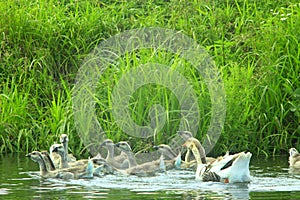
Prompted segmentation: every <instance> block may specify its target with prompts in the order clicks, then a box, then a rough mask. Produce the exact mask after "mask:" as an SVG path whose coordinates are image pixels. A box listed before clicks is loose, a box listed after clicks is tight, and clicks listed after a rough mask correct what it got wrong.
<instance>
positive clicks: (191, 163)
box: [178, 131, 216, 168]
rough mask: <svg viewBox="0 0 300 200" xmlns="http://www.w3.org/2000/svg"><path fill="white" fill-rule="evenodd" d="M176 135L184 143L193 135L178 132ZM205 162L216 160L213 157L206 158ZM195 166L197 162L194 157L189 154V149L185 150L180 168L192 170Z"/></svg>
mask: <svg viewBox="0 0 300 200" xmlns="http://www.w3.org/2000/svg"><path fill="white" fill-rule="evenodd" d="M178 135H179V136H180V137H181V138H182V139H183V140H184V142H185V141H187V140H188V139H189V138H194V137H193V134H192V133H191V132H190V131H178ZM201 146H202V145H201ZM206 160H207V162H213V161H214V160H216V159H215V158H213V157H206ZM196 166H197V162H196V160H195V158H194V155H193V154H192V153H191V150H190V149H187V152H186V154H185V159H184V162H183V165H182V168H190V167H191V168H194V167H196Z"/></svg>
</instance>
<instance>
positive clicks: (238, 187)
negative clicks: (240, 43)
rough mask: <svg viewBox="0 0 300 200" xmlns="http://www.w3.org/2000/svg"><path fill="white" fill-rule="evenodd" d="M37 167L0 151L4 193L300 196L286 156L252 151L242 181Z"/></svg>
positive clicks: (45, 196)
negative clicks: (50, 172) (65, 172)
mask: <svg viewBox="0 0 300 200" xmlns="http://www.w3.org/2000/svg"><path fill="white" fill-rule="evenodd" d="M37 171H38V165H37V164H36V163H34V162H33V161H31V160H30V159H28V158H26V157H25V155H24V154H6V155H0V199H57V198H59V199H74V198H75V199H81V198H86V199H94V198H109V199H167V198H169V199H175V198H179V199H181V198H184V199H195V198H199V199H216V198H217V199H300V175H297V174H293V173H290V172H289V167H288V163H287V157H276V158H271V159H270V158H269V159H267V160H265V159H259V158H255V157H253V158H252V160H251V163H250V172H251V176H252V181H251V183H243V184H224V183H213V182H199V181H196V180H194V172H193V171H178V170H177V171H175V170H174V171H168V172H167V173H163V174H158V175H157V176H155V177H136V176H116V175H107V176H105V177H103V178H98V177H95V178H94V179H91V180H70V181H64V180H58V179H41V178H39V176H38V175H37Z"/></svg>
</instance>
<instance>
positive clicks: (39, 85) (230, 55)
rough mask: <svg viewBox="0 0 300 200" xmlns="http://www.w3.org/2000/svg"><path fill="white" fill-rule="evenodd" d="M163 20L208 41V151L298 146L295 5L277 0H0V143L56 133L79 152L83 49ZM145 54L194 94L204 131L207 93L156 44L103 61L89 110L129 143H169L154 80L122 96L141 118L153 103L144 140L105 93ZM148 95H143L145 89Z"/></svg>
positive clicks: (173, 114)
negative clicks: (155, 128) (121, 121)
mask: <svg viewBox="0 0 300 200" xmlns="http://www.w3.org/2000/svg"><path fill="white" fill-rule="evenodd" d="M143 27H163V28H169V29H172V30H176V31H181V32H182V33H184V34H186V35H188V36H189V37H191V38H193V39H194V40H196V41H197V42H198V43H199V44H201V45H202V46H203V47H205V48H206V49H207V51H208V52H209V53H210V55H211V56H212V57H213V59H214V61H215V63H216V66H217V67H218V68H219V70H220V71H221V73H222V78H223V82H224V85H225V90H226V101H227V104H226V106H227V112H226V113H227V114H226V121H225V125H224V128H223V132H222V135H221V137H220V139H219V141H218V143H217V145H216V146H215V148H214V150H213V152H212V153H213V154H216V155H219V154H220V153H223V152H225V151H226V150H230V151H233V152H235V151H241V150H250V151H252V152H253V153H255V154H264V155H266V156H268V155H272V154H280V153H286V152H287V150H288V148H290V147H292V146H293V147H296V148H300V143H299V140H298V138H299V137H300V81H299V76H300V31H299V28H300V4H299V3H298V1H296V0H289V1H287V0H284V1H268V0H264V1H250V0H243V1H242V0H227V1H219V0H218V1H215V0H207V1H198V0H194V1H189V0H183V1H176V0H169V1H163V0H152V1H145V0H138V1H136V0H135V1H133V0H130V1H120V2H119V1H112V0H105V1H98V0H89V1H88V0H83V1H76V0H70V1H67V0H61V1H45V0H39V1H29V0H18V1H16V0H9V1H0V34H1V35H0V38H1V40H0V42H1V43H0V132H1V134H0V152H15V151H26V152H27V151H31V150H33V149H48V147H49V146H50V145H51V144H52V143H53V142H54V141H57V142H58V139H57V138H58V137H59V135H60V134H62V133H67V134H68V135H69V137H70V146H71V147H72V151H73V153H75V154H77V155H79V154H80V153H82V152H85V153H86V151H85V146H84V144H83V143H82V142H81V140H80V138H79V134H78V132H77V130H76V128H75V124H74V118H73V108H72V92H73V89H74V83H75V77H76V74H77V71H78V69H79V67H80V66H81V64H82V62H83V60H84V58H85V57H86V56H87V55H88V54H89V53H90V52H91V50H93V49H94V48H95V47H97V45H98V44H99V43H100V42H101V41H103V40H105V39H107V38H109V37H111V36H114V35H116V34H118V33H121V32H123V31H125V30H130V29H134V28H143ZM148 62H158V63H162V64H169V63H171V66H172V67H173V68H174V69H176V70H178V71H179V72H180V73H182V74H183V75H184V76H185V77H186V79H187V80H188V81H189V83H190V84H191V85H192V87H193V88H194V90H195V92H196V94H197V96H199V100H198V103H199V110H200V114H201V117H202V118H201V125H200V128H199V131H198V134H197V137H198V138H201V137H202V136H203V133H205V132H206V131H207V126H208V125H209V120H210V97H209V94H208V92H207V88H206V86H205V84H204V83H203V81H201V80H203V79H202V78H201V76H200V75H199V74H198V73H197V71H196V70H194V69H193V68H191V67H189V63H187V62H186V61H184V60H182V59H180V58H178V57H176V55H175V56H174V55H171V54H170V53H166V52H163V51H158V52H155V51H154V50H144V51H135V52H131V53H128V54H126V55H124V56H123V57H121V58H120V59H119V62H118V64H115V65H113V66H111V67H109V68H108V69H107V70H105V72H104V74H103V76H102V77H101V80H100V82H99V83H100V84H99V88H98V89H97V95H96V99H97V101H96V102H97V103H96V108H97V116H98V120H99V122H100V124H101V126H102V128H103V130H104V131H105V132H106V134H107V136H108V137H109V138H112V139H113V140H115V141H118V140H130V141H131V142H132V144H133V146H134V150H135V151H138V150H142V149H144V150H149V149H150V147H151V146H152V144H153V143H156V144H157V143H168V142H169V140H170V138H172V136H173V135H174V134H175V133H176V130H177V129H176V128H177V127H178V123H179V120H180V119H179V117H178V109H180V107H179V106H178V100H177V99H176V97H175V96H174V94H172V92H171V91H170V90H169V89H168V88H166V87H164V86H161V85H155V84H154V85H153V84H152V85H151V84H150V85H146V86H144V87H141V88H139V89H138V90H137V91H136V92H135V93H134V94H133V95H132V96H131V99H130V109H131V111H132V119H133V120H134V121H135V122H136V123H137V124H140V125H143V124H148V123H149V112H150V110H151V109H150V108H151V107H152V106H153V105H154V104H157V103H160V104H161V105H163V106H164V109H165V110H166V111H167V116H168V117H167V118H166V124H165V126H164V127H163V128H162V130H161V131H159V132H158V133H156V134H155V136H153V137H150V138H148V139H140V138H133V137H130V136H128V135H127V134H124V133H123V132H122V130H121V129H120V127H118V125H117V123H116V121H115V120H114V118H113V115H112V99H111V93H112V91H113V89H114V86H115V85H116V84H117V83H118V81H119V80H120V78H121V77H122V74H124V73H125V72H128V71H129V70H130V69H131V68H134V67H136V66H138V65H141V64H145V63H148ZM145 97H147V98H145Z"/></svg>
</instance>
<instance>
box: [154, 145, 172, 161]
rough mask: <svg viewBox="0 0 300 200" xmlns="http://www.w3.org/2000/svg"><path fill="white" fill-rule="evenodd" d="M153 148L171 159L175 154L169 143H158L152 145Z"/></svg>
mask: <svg viewBox="0 0 300 200" xmlns="http://www.w3.org/2000/svg"><path fill="white" fill-rule="evenodd" d="M153 148H154V149H155V150H157V151H159V152H160V153H161V154H162V155H163V156H165V157H168V158H169V159H171V160H172V159H174V158H176V156H177V155H176V154H175V152H174V151H173V150H172V149H171V147H170V146H169V145H166V144H160V145H158V146H154V147H153Z"/></svg>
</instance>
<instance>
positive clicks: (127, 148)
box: [115, 141, 132, 152]
mask: <svg viewBox="0 0 300 200" xmlns="http://www.w3.org/2000/svg"><path fill="white" fill-rule="evenodd" d="M115 146H116V147H118V148H119V149H120V150H122V151H124V152H132V149H131V147H130V145H129V144H128V143H127V142H125V141H121V142H118V143H117V144H115Z"/></svg>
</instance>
